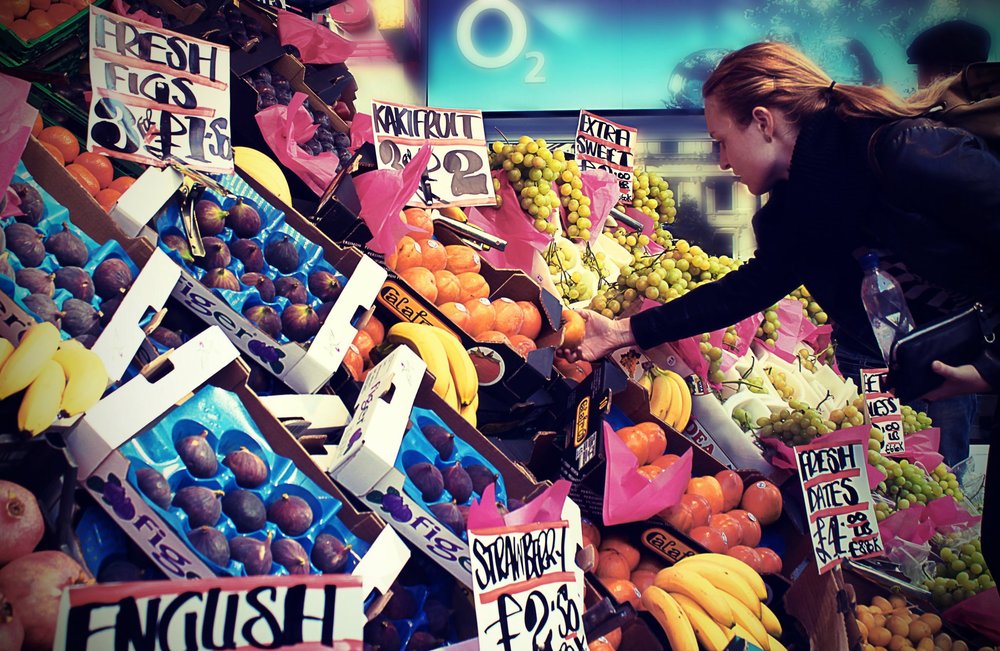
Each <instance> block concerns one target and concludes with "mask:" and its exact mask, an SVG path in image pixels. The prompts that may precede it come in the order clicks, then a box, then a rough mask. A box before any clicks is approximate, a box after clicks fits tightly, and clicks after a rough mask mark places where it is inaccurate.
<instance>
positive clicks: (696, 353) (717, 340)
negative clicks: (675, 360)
mask: <svg viewBox="0 0 1000 651" xmlns="http://www.w3.org/2000/svg"><path fill="white" fill-rule="evenodd" d="M725 332H726V330H725V328H723V329H721V330H714V331H712V332H710V333H708V342H709V343H710V344H712V345H713V346H717V347H718V348H722V347H723V346H722V337H723V335H724V334H725ZM701 337H702V336H701V335H695V336H694V337H687V338H686V339H681V340H679V341H674V342H671V344H670V346H671V347H672V348H673V349H674V351H675V352H676V353H677V356H678V357H680V358H681V361H683V362H684V363H685V364H686V365H687V367H688V368H690V369H691V372H692V373H694V374H696V375H697V376H698V377H700V378H701V379H702V381H703V382H705V383H706V384H709V385H711V386H712V387H714V388H716V389H719V388H721V387H722V385H721V384H719V383H717V382H712V381H710V380H709V379H708V359H707V358H706V357H705V356H704V355H702V354H701V348H700V345H701Z"/></svg>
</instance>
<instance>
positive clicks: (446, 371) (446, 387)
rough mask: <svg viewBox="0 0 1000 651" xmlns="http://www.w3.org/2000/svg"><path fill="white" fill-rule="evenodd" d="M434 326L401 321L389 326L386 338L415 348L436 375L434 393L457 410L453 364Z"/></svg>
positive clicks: (428, 368) (390, 341)
mask: <svg viewBox="0 0 1000 651" xmlns="http://www.w3.org/2000/svg"><path fill="white" fill-rule="evenodd" d="M433 328H434V326H429V325H423V324H420V323H409V322H407V321H401V322H400V323H396V324H394V325H393V326H392V327H391V328H389V332H388V333H386V340H387V341H388V342H389V343H393V344H404V345H406V346H409V347H410V348H412V349H413V352H415V353H416V354H417V355H419V356H420V358H421V359H422V360H424V363H425V364H427V370H429V371H430V372H431V373H432V374H433V375H434V393H436V394H438V395H439V396H441V397H442V398H444V400H445V401H446V402H447V403H448V404H450V405H452V406H453V407H454V408H455V409H456V410H457V409H458V408H459V405H458V394H457V393H456V391H455V384H454V383H453V382H452V379H451V366H450V365H449V364H448V353H446V352H445V350H444V345H443V344H442V343H441V340H440V339H438V338H437V336H435V335H434V333H433V332H432V330H433Z"/></svg>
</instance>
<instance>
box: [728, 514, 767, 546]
mask: <svg viewBox="0 0 1000 651" xmlns="http://www.w3.org/2000/svg"><path fill="white" fill-rule="evenodd" d="M729 515H731V516H733V517H734V518H736V521H737V522H739V523H740V540H741V541H742V542H743V544H744V545H747V546H749V547H756V546H757V545H759V544H760V522H759V521H758V520H757V516H755V515H754V514H753V513H750V512H749V511H744V510H743V509H733V510H732V511H730V512H729Z"/></svg>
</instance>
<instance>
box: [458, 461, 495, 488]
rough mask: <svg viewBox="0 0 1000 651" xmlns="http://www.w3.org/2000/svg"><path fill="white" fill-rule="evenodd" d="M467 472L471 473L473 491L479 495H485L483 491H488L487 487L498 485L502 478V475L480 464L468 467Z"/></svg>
mask: <svg viewBox="0 0 1000 651" xmlns="http://www.w3.org/2000/svg"><path fill="white" fill-rule="evenodd" d="M465 472H467V473H469V479H471V480H472V490H473V491H475V492H476V493H478V494H479V495H482V494H483V491H484V490H486V487H487V486H489V485H490V484H493V483H496V481H497V479H499V478H500V475H498V474H496V473H495V472H493V471H492V470H490V469H489V468H487V467H486V466H483V465H480V464H478V463H477V464H475V465H471V466H466V467H465Z"/></svg>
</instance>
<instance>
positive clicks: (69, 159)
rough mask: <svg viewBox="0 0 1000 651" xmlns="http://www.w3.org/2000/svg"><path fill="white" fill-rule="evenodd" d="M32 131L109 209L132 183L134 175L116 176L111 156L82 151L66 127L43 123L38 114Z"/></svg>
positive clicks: (93, 195) (103, 206) (77, 179)
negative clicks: (49, 125)
mask: <svg viewBox="0 0 1000 651" xmlns="http://www.w3.org/2000/svg"><path fill="white" fill-rule="evenodd" d="M31 134H32V135H33V136H35V137H36V138H38V141H39V142H40V143H41V145H42V147H45V149H46V150H48V152H49V153H50V154H52V156H53V157H54V158H55V159H56V160H57V161H59V163H60V164H61V165H65V166H66V171H67V172H69V173H70V174H71V175H72V176H73V178H74V179H76V181H77V183H79V184H80V185H81V186H83V189H84V190H86V191H87V193H88V194H90V196H92V197H94V199H96V200H97V203H99V204H101V207H102V208H104V209H105V210H107V211H110V210H111V208H112V207H113V206H114V205H115V202H117V201H118V198H119V197H121V196H122V193H124V192H125V190H127V189H128V188H129V186H131V185H132V184H133V183H135V179H134V178H132V177H131V176H119V177H117V178H115V168H114V166H112V164H111V159H109V158H108V157H107V156H105V155H104V154H95V153H93V152H89V151H85V152H81V151H80V141H79V140H77V139H76V136H75V135H73V132H72V131H70V130H69V129H66V128H65V127H60V126H51V127H45V126H43V124H42V118H41V116H39V117H38V118H37V119H36V120H35V125H34V127H33V128H32V130H31Z"/></svg>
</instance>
